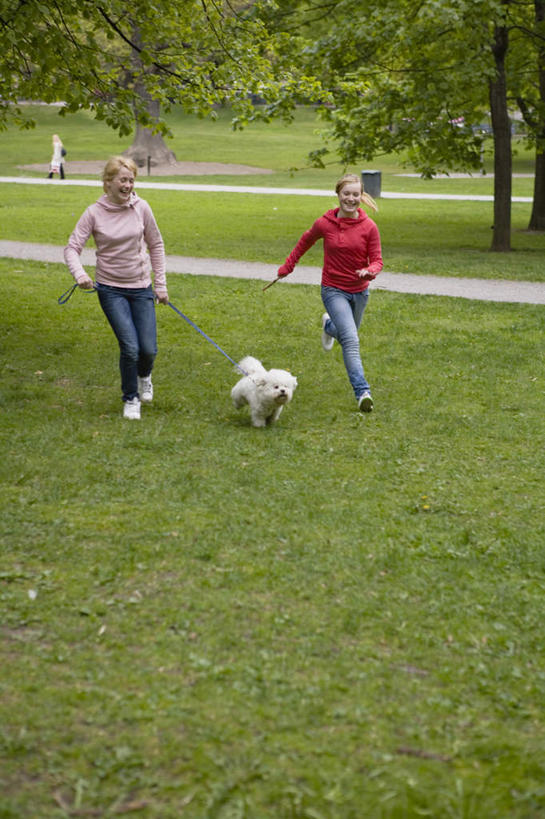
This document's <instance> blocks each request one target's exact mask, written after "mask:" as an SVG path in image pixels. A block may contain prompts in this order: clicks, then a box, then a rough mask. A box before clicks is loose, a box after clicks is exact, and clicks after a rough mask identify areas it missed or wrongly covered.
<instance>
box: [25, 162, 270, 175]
mask: <svg viewBox="0 0 545 819" xmlns="http://www.w3.org/2000/svg"><path fill="white" fill-rule="evenodd" d="M104 164H105V162H103V161H97V160H93V159H91V160H81V161H74V162H65V163H64V172H65V174H66V176H67V177H69V176H70V175H78V176H79V175H87V176H100V174H101V173H102V169H103V167H104ZM17 167H19V168H21V169H22V170H26V171H42V172H43V173H44V174H47V173H49V163H38V164H35V165H18V166H17ZM271 173H273V171H272V170H270V169H269V168H256V167H254V166H252V165H235V164H229V163H223V162H175V163H173V164H172V165H168V164H167V165H153V166H152V168H151V175H152V176H213V175H220V174H221V175H223V176H250V175H252V174H271ZM138 176H139V177H140V178H142V177H145V176H147V168H139V170H138Z"/></svg>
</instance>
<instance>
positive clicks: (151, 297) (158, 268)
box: [64, 156, 169, 419]
mask: <svg viewBox="0 0 545 819" xmlns="http://www.w3.org/2000/svg"><path fill="white" fill-rule="evenodd" d="M136 173H137V168H136V165H135V163H134V162H133V161H132V159H127V158H126V157H123V156H115V157H112V158H111V159H110V160H109V161H108V162H107V163H106V166H105V168H104V171H103V174H102V181H103V187H104V194H103V195H102V196H101V197H100V199H98V201H97V202H95V203H94V204H93V205H90V206H89V207H88V208H87V210H86V211H85V212H84V213H83V215H82V216H81V218H80V219H79V221H78V223H77V225H76V227H75V228H74V231H73V233H72V235H71V236H70V239H69V240H68V244H67V246H66V247H65V249H64V259H65V261H66V264H67V265H68V268H69V270H70V272H71V274H72V276H73V277H74V279H75V280H76V282H77V284H78V285H79V286H80V287H81V288H83V289H84V290H90V289H92V288H95V289H96V290H97V293H98V298H99V301H100V306H101V307H102V309H103V311H104V314H105V315H106V318H107V319H108V321H109V323H110V325H111V327H112V329H113V331H114V333H115V336H116V338H117V340H118V342H119V349H120V359H119V367H120V371H121V390H122V393H123V402H124V406H123V416H124V417H125V418H130V419H139V418H140V402H141V401H144V402H150V401H151V400H152V398H153V385H152V383H151V371H152V369H153V363H154V361H155V356H156V355H157V327H156V321H155V299H157V301H158V302H159V303H160V304H168V301H169V299H168V292H167V285H166V276H165V248H164V244H163V239H162V237H161V233H160V231H159V228H158V227H157V223H156V221H155V217H154V216H153V212H152V210H151V208H150V206H149V205H148V203H147V202H146V201H144V200H143V199H140V198H139V197H138V196H137V195H136V194H135V193H134V179H135V177H136ZM90 236H93V238H94V240H95V244H96V269H95V279H96V281H95V282H93V280H92V278H91V277H90V276H89V275H88V274H87V273H86V271H85V270H84V268H83V266H82V264H81V259H80V256H81V252H82V250H83V247H84V245H85V243H86V242H87V240H88V239H89V237H90ZM151 271H153V274H154V285H155V292H154V290H153V289H152V282H151Z"/></svg>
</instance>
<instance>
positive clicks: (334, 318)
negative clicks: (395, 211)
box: [278, 174, 382, 412]
mask: <svg viewBox="0 0 545 819" xmlns="http://www.w3.org/2000/svg"><path fill="white" fill-rule="evenodd" d="M335 193H336V194H337V197H338V199H339V207H338V208H335V209H334V210H328V211H327V213H324V215H323V216H320V218H319V219H317V220H316V222H314V224H313V225H312V227H311V228H310V229H309V230H307V231H305V233H303V235H302V236H301V238H300V239H299V241H298V242H297V244H296V245H295V247H294V249H293V250H292V251H291V253H290V254H289V256H288V257H287V259H286V261H285V262H284V264H283V265H281V267H280V268H279V269H278V275H279V276H280V277H283V276H287V275H288V274H289V273H291V272H292V271H293V269H294V267H295V265H296V264H297V262H298V261H299V259H300V258H301V256H303V254H304V253H306V252H307V250H308V249H309V248H311V247H312V245H313V244H315V243H316V242H317V241H318V240H319V239H322V240H323V243H324V264H323V268H322V288H321V292H322V301H323V303H324V307H325V308H326V310H327V313H324V314H323V316H322V346H323V348H324V350H331V349H332V347H333V345H334V343H335V340H337V341H338V342H339V344H340V345H341V348H342V353H343V360H344V365H345V367H346V372H347V374H348V378H349V380H350V384H351V385H352V389H353V390H354V395H355V396H356V401H357V402H358V409H359V410H360V411H361V412H371V410H372V409H373V399H372V397H371V390H370V387H369V384H368V383H367V379H366V378H365V374H364V371H363V364H362V361H361V355H360V340H359V335H358V330H359V327H360V324H361V320H362V318H363V311H364V310H365V307H366V305H367V300H368V298H369V291H368V287H369V282H370V281H372V280H373V279H374V278H375V277H376V275H377V273H380V271H381V270H382V250H381V246H380V234H379V231H378V228H377V226H376V224H375V223H374V222H373V220H372V219H370V218H369V217H368V216H367V214H366V213H365V212H364V211H363V210H361V208H360V207H359V206H360V204H361V202H362V201H363V202H365V204H367V205H368V206H370V207H371V208H373V210H377V206H376V204H375V202H374V201H373V199H372V198H371V197H370V196H368V194H366V193H364V191H363V186H362V183H361V179H360V178H359V176H357V175H356V174H345V176H343V177H342V178H341V179H339V181H338V182H337V185H336V186H335Z"/></svg>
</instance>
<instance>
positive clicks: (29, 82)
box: [0, 0, 319, 134]
mask: <svg viewBox="0 0 545 819" xmlns="http://www.w3.org/2000/svg"><path fill="white" fill-rule="evenodd" d="M287 40H288V35H286V34H285V33H271V31H269V30H268V29H267V27H266V25H265V24H264V22H263V21H262V20H261V19H260V17H259V15H257V14H256V13H255V9H254V8H253V4H252V3H250V4H247V5H246V4H243V3H241V2H239V0H232V2H229V0H228V2H224V3H222V2H216V0H145V2H144V0H132V2H131V3H130V4H127V3H126V2H125V0H103V1H102V2H98V3H97V2H94V0H55V2H42V1H41V0H0V44H1V46H2V48H1V50H0V127H5V126H6V125H7V123H8V122H16V123H17V124H19V125H20V126H23V127H24V126H25V125H30V124H31V122H29V120H28V119H27V115H26V114H25V111H24V110H23V109H22V107H21V106H20V105H19V104H18V101H19V100H21V99H25V98H26V99H32V100H42V101H45V102H54V101H58V100H62V101H63V102H64V103H65V108H64V111H65V112H66V113H69V112H74V111H77V110H80V109H90V110H91V111H93V112H94V113H95V115H96V116H97V118H99V119H102V120H105V121H106V122H107V123H108V124H109V125H110V126H111V127H112V128H115V129H117V130H118V131H119V132H120V133H121V134H127V133H130V132H131V131H132V129H133V126H134V119H135V115H136V119H137V121H139V122H140V123H141V124H142V125H154V126H155V125H158V127H160V128H162V129H163V130H164V129H165V126H164V123H162V122H158V123H156V122H153V121H152V119H151V118H150V114H149V110H148V104H147V101H148V99H150V98H151V99H153V100H155V101H156V102H157V103H158V104H159V105H160V107H161V110H162V111H168V110H169V109H170V107H171V106H172V105H173V104H175V103H176V104H181V105H182V106H183V107H184V108H185V109H186V110H187V111H191V112H195V113H197V114H201V115H204V114H208V113H210V112H211V111H212V110H213V106H214V105H215V104H217V103H222V102H228V103H229V104H231V105H232V106H233V108H234V111H235V116H236V117H237V118H238V122H239V123H243V122H245V121H246V120H247V118H248V117H249V116H250V115H251V108H252V106H251V95H259V96H260V97H262V98H265V99H267V101H268V103H269V111H268V114H267V113H266V112H262V114H263V115H265V116H266V115H272V114H277V113H279V114H282V115H285V116H289V112H290V109H291V108H292V107H293V105H294V103H295V101H296V100H297V99H298V98H299V97H300V95H304V96H305V97H306V98H313V97H314V96H316V95H317V94H318V93H319V84H318V83H317V82H316V81H315V80H313V79H311V78H309V77H307V76H306V75H305V74H304V72H302V71H300V70H297V69H296V67H295V65H294V61H293V59H291V57H290V54H289V49H288V48H287V47H286V42H287ZM135 56H136V57H137V59H135Z"/></svg>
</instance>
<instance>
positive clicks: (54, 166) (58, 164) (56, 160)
mask: <svg viewBox="0 0 545 819" xmlns="http://www.w3.org/2000/svg"><path fill="white" fill-rule="evenodd" d="M65 156H66V151H65V149H64V145H63V144H62V140H61V138H60V136H59V135H58V134H53V155H52V157H51V162H50V163H49V174H48V177H47V178H48V179H53V174H56V173H58V174H59V176H60V178H61V179H64V157H65Z"/></svg>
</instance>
